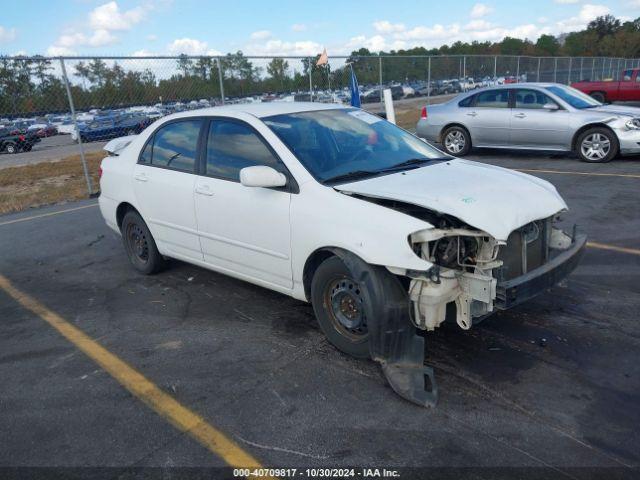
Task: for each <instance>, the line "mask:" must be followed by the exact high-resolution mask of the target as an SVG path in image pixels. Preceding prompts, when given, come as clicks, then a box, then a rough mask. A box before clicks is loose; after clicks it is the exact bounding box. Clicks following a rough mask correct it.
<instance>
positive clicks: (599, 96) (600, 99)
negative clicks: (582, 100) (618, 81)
mask: <svg viewBox="0 0 640 480" xmlns="http://www.w3.org/2000/svg"><path fill="white" fill-rule="evenodd" d="M589 95H591V98H593V99H594V100H597V101H598V102H600V103H605V102H606V101H607V96H606V95H605V94H604V93H603V92H591V93H590V94H589Z"/></svg>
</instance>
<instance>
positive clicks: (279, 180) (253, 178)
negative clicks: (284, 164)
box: [240, 165, 287, 188]
mask: <svg viewBox="0 0 640 480" xmlns="http://www.w3.org/2000/svg"><path fill="white" fill-rule="evenodd" d="M240 183H241V184H242V185H244V186H245V187H264V188H272V187H284V186H285V185H286V184H287V177H285V176H284V175H283V174H282V173H280V172H278V171H276V170H275V169H274V168H271V167H267V166H266V165H257V166H255V167H245V168H243V169H242V170H240Z"/></svg>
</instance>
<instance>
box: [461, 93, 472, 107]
mask: <svg viewBox="0 0 640 480" xmlns="http://www.w3.org/2000/svg"><path fill="white" fill-rule="evenodd" d="M474 98H475V95H471V96H469V97H467V98H463V99H462V100H460V101H459V102H458V106H459V107H470V106H471V105H473V99H474Z"/></svg>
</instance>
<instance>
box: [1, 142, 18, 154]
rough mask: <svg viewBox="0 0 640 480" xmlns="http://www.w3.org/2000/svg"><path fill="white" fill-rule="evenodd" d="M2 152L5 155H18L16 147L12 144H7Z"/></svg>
mask: <svg viewBox="0 0 640 480" xmlns="http://www.w3.org/2000/svg"><path fill="white" fill-rule="evenodd" d="M4 151H5V152H7V153H18V147H17V146H16V145H15V144H14V143H7V144H6V145H5V147H4Z"/></svg>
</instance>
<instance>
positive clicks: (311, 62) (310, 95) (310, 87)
mask: <svg viewBox="0 0 640 480" xmlns="http://www.w3.org/2000/svg"><path fill="white" fill-rule="evenodd" d="M312 65H313V60H312V59H311V57H309V100H310V101H311V102H313V80H312V78H311V76H312V72H311V69H312V68H313V67H312Z"/></svg>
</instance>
